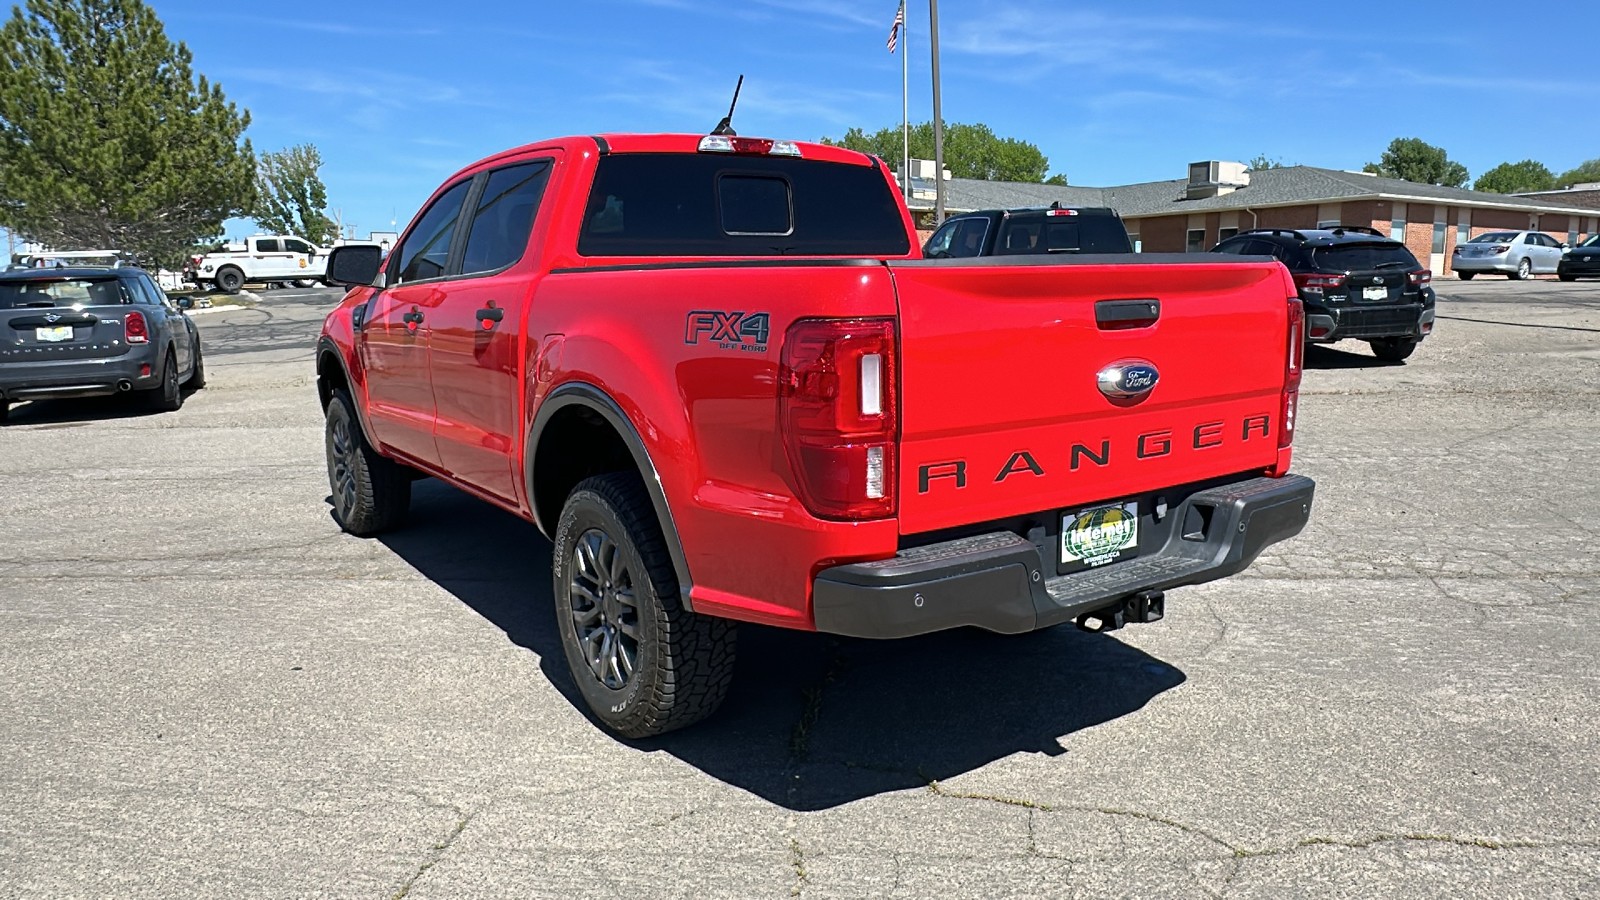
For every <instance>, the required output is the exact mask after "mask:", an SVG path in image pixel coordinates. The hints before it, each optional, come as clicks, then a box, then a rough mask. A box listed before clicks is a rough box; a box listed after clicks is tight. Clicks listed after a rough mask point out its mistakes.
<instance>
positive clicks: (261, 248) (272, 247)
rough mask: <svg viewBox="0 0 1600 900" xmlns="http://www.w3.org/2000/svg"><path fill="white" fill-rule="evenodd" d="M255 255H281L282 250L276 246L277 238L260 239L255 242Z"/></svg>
mask: <svg viewBox="0 0 1600 900" xmlns="http://www.w3.org/2000/svg"><path fill="white" fill-rule="evenodd" d="M256 252H257V253H282V252H283V249H282V247H281V246H280V245H279V244H278V239H277V238H262V239H261V240H259V241H256Z"/></svg>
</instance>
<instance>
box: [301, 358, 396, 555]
mask: <svg viewBox="0 0 1600 900" xmlns="http://www.w3.org/2000/svg"><path fill="white" fill-rule="evenodd" d="M322 434H323V440H322V444H323V449H324V452H325V453H326V454H327V460H328V486H329V488H330V489H331V490H332V491H333V518H334V520H335V521H337V522H338V523H339V527H340V528H343V529H344V530H345V531H348V532H350V533H351V534H353V535H356V536H358V537H366V536H368V535H373V534H377V533H378V532H380V531H386V530H388V529H391V528H395V527H398V526H399V525H401V524H402V523H403V522H405V519H406V514H407V513H409V512H410V511H411V473H410V470H409V469H407V468H406V467H405V466H402V465H400V464H399V463H397V462H395V461H394V460H391V459H387V458H385V457H383V456H380V455H379V454H378V452H377V451H376V450H374V449H372V445H371V444H369V443H367V436H366V435H365V434H364V433H362V431H361V420H360V419H359V418H358V417H357V416H356V408H355V404H354V403H352V402H351V401H350V395H349V394H347V393H345V392H344V391H343V390H338V389H335V390H334V392H333V397H332V398H331V399H330V400H329V401H328V414H327V419H326V421H325V424H324V426H323V431H322Z"/></svg>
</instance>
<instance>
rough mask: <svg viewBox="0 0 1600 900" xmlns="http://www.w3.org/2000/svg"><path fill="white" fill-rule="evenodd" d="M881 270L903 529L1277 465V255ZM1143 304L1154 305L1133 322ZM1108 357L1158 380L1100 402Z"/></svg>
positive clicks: (1075, 503) (1280, 291)
mask: <svg viewBox="0 0 1600 900" xmlns="http://www.w3.org/2000/svg"><path fill="white" fill-rule="evenodd" d="M889 267H890V269H891V271H892V273H893V275H894V279H895V288H896V292H897V296H898V302H899V307H900V329H901V330H900V341H901V349H900V354H901V357H900V373H901V377H900V427H901V445H900V465H899V476H898V478H899V497H900V514H899V518H900V524H901V530H902V532H904V533H908V534H910V533H917V532H925V531H932V530H936V529H940V528H947V527H952V526H957V525H968V524H972V523H975V522H983V521H988V520H992V519H999V518H1004V517H1007V516H1016V515H1027V514H1034V513H1041V512H1046V511H1050V510H1057V509H1061V510H1065V509H1071V508H1073V507H1080V506H1083V505H1085V504H1091V503H1097V502H1099V501H1115V500H1120V499H1123V498H1129V499H1131V498H1133V497H1135V496H1137V495H1140V494H1143V493H1148V492H1152V491H1158V490H1159V489H1161V488H1165V487H1171V486H1175V485H1180V484H1187V483H1191V482H1196V481H1203V480H1205V479H1208V478H1213V477H1217V476H1222V475H1228V474H1233V473H1240V472H1247V471H1251V470H1257V471H1259V470H1263V469H1268V468H1271V467H1273V466H1274V465H1275V464H1277V463H1278V461H1279V449H1278V443H1279V428H1280V426H1281V423H1280V421H1279V420H1280V418H1281V416H1282V410H1281V404H1282V394H1283V387H1284V382H1285V362H1286V358H1287V353H1288V328H1289V298H1291V297H1293V296H1294V286H1293V283H1292V282H1290V281H1289V279H1288V277H1287V275H1286V274H1285V271H1284V269H1283V267H1282V266H1281V265H1279V264H1278V263H1276V262H1236V261H1231V260H1227V261H1217V260H1214V259H1206V260H1204V261H1196V260H1195V258H1194V257H1191V256H1184V255H1177V254H1174V255H1170V256H1151V255H1140V256H1118V257H1070V258H1059V257H1042V258H1028V259H1018V258H1015V257H1003V258H995V259H993V260H990V259H984V260H972V259H966V260H959V261H955V260H937V261H932V260H919V261H901V262H891V263H890V264H889ZM1130 301H1147V302H1145V303H1143V304H1141V303H1139V302H1130ZM1150 301H1153V302H1154V303H1158V304H1159V314H1158V315H1157V316H1156V317H1155V319H1154V321H1153V322H1148V323H1145V322H1142V321H1141V320H1142V319H1143V318H1145V317H1147V316H1148V314H1149V310H1151V309H1152V303H1151V302H1150ZM1114 364H1128V365H1144V364H1148V366H1151V367H1153V368H1154V369H1155V370H1156V372H1157V373H1158V376H1157V378H1156V381H1155V386H1154V387H1153V388H1152V389H1150V390H1149V392H1148V393H1146V394H1144V395H1143V396H1140V397H1132V398H1114V397H1111V396H1108V395H1107V394H1106V393H1104V392H1103V391H1102V389H1101V386H1100V374H1101V373H1102V371H1103V370H1106V369H1107V368H1108V367H1112V366H1113V365H1114ZM1146 375H1148V372H1146Z"/></svg>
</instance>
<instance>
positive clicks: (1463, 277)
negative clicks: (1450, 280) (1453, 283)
mask: <svg viewBox="0 0 1600 900" xmlns="http://www.w3.org/2000/svg"><path fill="white" fill-rule="evenodd" d="M1476 274H1478V273H1477V272H1457V273H1456V277H1457V278H1459V279H1461V280H1462V281H1471V280H1472V276H1474V275H1476Z"/></svg>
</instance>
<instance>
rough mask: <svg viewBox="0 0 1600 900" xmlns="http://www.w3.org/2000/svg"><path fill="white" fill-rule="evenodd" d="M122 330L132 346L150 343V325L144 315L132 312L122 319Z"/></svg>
mask: <svg viewBox="0 0 1600 900" xmlns="http://www.w3.org/2000/svg"><path fill="white" fill-rule="evenodd" d="M122 330H123V333H124V334H125V335H126V336H127V338H128V343H130V344H148V343H150V325H149V323H147V322H145V320H144V313H141V312H130V313H128V314H127V315H126V316H123V317H122Z"/></svg>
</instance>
